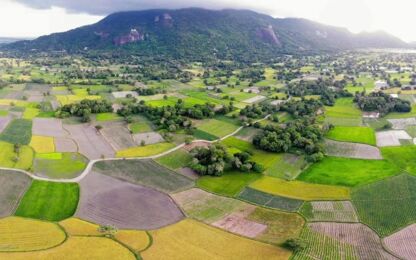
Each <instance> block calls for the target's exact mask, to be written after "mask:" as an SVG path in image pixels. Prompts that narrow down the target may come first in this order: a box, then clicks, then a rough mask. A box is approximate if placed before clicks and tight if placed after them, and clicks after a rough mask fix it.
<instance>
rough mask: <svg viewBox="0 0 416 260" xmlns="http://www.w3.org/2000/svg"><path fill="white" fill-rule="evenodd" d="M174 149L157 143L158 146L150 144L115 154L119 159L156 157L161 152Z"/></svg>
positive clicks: (169, 144)
mask: <svg viewBox="0 0 416 260" xmlns="http://www.w3.org/2000/svg"><path fill="white" fill-rule="evenodd" d="M173 147H175V146H174V145H173V144H171V143H159V144H150V145H146V146H138V147H133V148H128V149H125V150H121V151H118V152H117V157H119V158H129V157H148V156H152V155H157V154H160V153H162V152H166V151H168V150H170V149H172V148H173Z"/></svg>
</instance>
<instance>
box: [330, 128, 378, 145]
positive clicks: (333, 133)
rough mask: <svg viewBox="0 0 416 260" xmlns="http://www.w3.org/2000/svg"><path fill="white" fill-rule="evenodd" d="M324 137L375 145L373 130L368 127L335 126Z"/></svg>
mask: <svg viewBox="0 0 416 260" xmlns="http://www.w3.org/2000/svg"><path fill="white" fill-rule="evenodd" d="M326 137H328V138H329V139H332V140H335V141H342V142H351V143H363V144H369V145H374V146H375V145H376V135H375V132H374V130H373V129H372V128H369V127H347V126H336V127H334V129H331V130H330V131H329V132H328V134H327V136H326Z"/></svg>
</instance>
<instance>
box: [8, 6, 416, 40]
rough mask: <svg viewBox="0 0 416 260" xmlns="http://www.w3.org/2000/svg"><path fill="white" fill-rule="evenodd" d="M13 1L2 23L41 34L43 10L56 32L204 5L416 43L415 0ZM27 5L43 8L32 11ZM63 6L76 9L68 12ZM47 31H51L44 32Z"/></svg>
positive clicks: (44, 25)
mask: <svg viewBox="0 0 416 260" xmlns="http://www.w3.org/2000/svg"><path fill="white" fill-rule="evenodd" d="M10 1H13V0H2V3H1V4H0V7H1V9H0V21H4V20H5V19H4V18H1V16H3V14H4V13H10V14H9V15H8V18H7V19H13V20H16V21H19V20H23V21H22V23H25V24H28V25H27V26H28V29H29V30H31V31H39V32H38V35H39V33H40V30H38V29H36V28H32V27H34V26H35V25H37V24H38V23H37V22H34V20H33V19H32V20H29V18H32V17H34V16H36V14H38V16H37V17H39V16H43V15H45V16H52V17H54V18H59V19H60V20H61V21H62V22H61V23H57V24H55V25H49V27H50V28H51V30H50V31H49V32H52V30H62V29H63V28H67V27H75V26H77V25H80V24H86V23H91V22H93V21H96V20H98V18H99V17H100V16H101V15H106V14H109V13H112V12H116V11H125V10H143V9H151V8H183V7H204V8H212V9H222V8H236V9H252V10H255V11H259V12H262V13H266V14H270V15H272V16H275V17H303V18H307V19H311V20H315V21H318V22H322V23H326V24H330V25H336V26H342V27H347V28H348V29H350V30H351V31H354V32H359V31H374V30H385V31H387V32H389V33H392V34H394V35H397V36H399V37H401V38H402V39H405V40H415V41H416V30H414V29H413V24H415V22H416V17H415V16H414V15H413V12H414V11H413V10H416V1H414V0H396V1H394V2H392V1H380V0H255V1H254V0H205V1H200V0H87V1H86V0H14V4H13V6H15V7H12V4H11V2H10ZM3 2H4V3H6V4H4V3H3ZM17 2H19V3H23V4H25V5H26V6H27V7H25V8H26V9H27V12H26V13H29V14H28V16H26V15H22V11H21V8H22V7H21V5H18V4H17ZM7 3H8V4H9V5H10V7H9V9H8V11H5V10H4V7H3V6H4V5H7ZM28 7H31V8H36V9H38V10H37V11H33V10H32V9H29V8H28ZM58 7H59V8H64V9H65V10H68V11H69V12H71V13H65V12H64V11H63V10H62V9H58ZM15 9H16V11H15ZM18 10H20V12H19V11H18ZM28 10H31V11H28ZM40 12H43V13H40ZM32 13H33V14H32ZM51 13H54V14H51ZM75 13H89V14H92V15H95V16H88V15H85V14H84V15H80V16H79V15H75ZM58 14H59V15H58ZM61 15H62V16H61ZM97 15H98V16H97ZM41 20H42V19H41ZM43 20H44V19H43ZM28 21H29V22H28ZM1 27H3V26H1ZM13 27H14V25H13ZM46 27H47V24H46V22H45V21H43V22H42V28H46ZM2 29H3V28H2ZM3 30H6V29H3ZM44 31H46V29H44V30H43V31H42V32H44ZM1 33H2V31H1V30H0V34H1ZM33 34H35V33H33Z"/></svg>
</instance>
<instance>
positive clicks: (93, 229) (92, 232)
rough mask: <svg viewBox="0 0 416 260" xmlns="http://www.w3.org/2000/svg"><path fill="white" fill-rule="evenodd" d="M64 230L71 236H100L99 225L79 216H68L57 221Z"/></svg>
mask: <svg viewBox="0 0 416 260" xmlns="http://www.w3.org/2000/svg"><path fill="white" fill-rule="evenodd" d="M59 225H60V226H61V227H62V228H63V229H65V232H66V233H67V234H69V235H71V236H100V235H102V233H100V232H99V231H98V228H99V226H98V225H97V224H93V223H91V222H87V221H84V220H81V219H79V218H68V219H65V220H62V221H61V222H59Z"/></svg>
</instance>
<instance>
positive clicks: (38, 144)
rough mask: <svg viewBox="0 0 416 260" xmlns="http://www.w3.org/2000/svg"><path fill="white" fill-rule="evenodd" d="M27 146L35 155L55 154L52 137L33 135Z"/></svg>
mask: <svg viewBox="0 0 416 260" xmlns="http://www.w3.org/2000/svg"><path fill="white" fill-rule="evenodd" d="M29 145H30V146H31V147H32V148H33V150H35V152H37V153H53V152H55V144H54V139H53V137H47V136H36V135H33V136H32V140H31V141H30V144H29Z"/></svg>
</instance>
